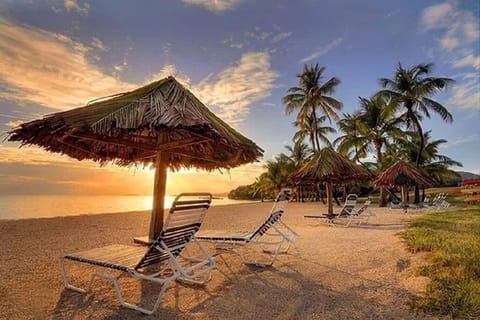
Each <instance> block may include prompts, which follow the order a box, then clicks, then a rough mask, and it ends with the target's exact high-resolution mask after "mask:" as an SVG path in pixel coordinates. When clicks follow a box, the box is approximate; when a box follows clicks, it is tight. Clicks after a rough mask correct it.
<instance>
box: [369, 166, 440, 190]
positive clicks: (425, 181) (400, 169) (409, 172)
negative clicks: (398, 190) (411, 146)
mask: <svg viewBox="0 0 480 320" xmlns="http://www.w3.org/2000/svg"><path fill="white" fill-rule="evenodd" d="M375 184H376V185H377V186H413V185H418V186H423V187H427V186H431V185H434V184H435V181H434V180H433V179H432V178H430V177H429V176H428V174H427V173H426V172H425V171H423V170H422V169H419V168H417V167H416V166H414V165H413V164H411V163H409V162H407V161H404V160H398V161H397V162H395V164H394V165H392V166H391V167H390V168H388V169H387V170H385V171H384V172H383V173H382V174H381V175H380V176H379V177H378V179H377V180H376V181H375Z"/></svg>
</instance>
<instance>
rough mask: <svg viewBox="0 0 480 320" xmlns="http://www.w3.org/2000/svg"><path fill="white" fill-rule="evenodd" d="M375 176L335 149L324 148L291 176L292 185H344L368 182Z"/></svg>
mask: <svg viewBox="0 0 480 320" xmlns="http://www.w3.org/2000/svg"><path fill="white" fill-rule="evenodd" d="M372 178H373V175H372V173H371V172H370V171H368V170H367V169H366V168H364V167H362V166H360V165H358V164H356V163H354V162H353V161H351V160H349V159H347V158H346V157H344V156H342V155H341V154H339V153H338V152H336V151H335V150H333V148H331V147H327V148H323V149H322V150H320V151H319V152H317V153H316V154H315V155H314V156H313V157H312V159H311V160H310V161H309V162H308V163H307V164H305V165H304V166H303V167H302V168H300V169H299V170H297V171H295V172H294V173H292V174H291V175H290V176H289V181H290V182H292V183H299V184H308V183H314V182H317V183H318V182H331V183H334V184H343V183H348V182H351V181H368V180H371V179H372Z"/></svg>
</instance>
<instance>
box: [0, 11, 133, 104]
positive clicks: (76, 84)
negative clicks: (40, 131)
mask: <svg viewBox="0 0 480 320" xmlns="http://www.w3.org/2000/svg"><path fill="white" fill-rule="evenodd" d="M89 51H90V48H89V47H87V46H85V45H83V44H82V43H80V42H77V41H74V40H72V39H70V38H69V37H67V36H65V35H62V34H58V33H52V32H48V31H44V30H41V29H33V28H31V27H29V26H26V25H19V24H15V23H13V22H10V21H7V20H5V19H1V18H0V86H2V87H4V90H2V91H1V92H0V98H3V99H7V100H15V101H29V102H33V103H37V104H40V105H42V106H46V107H50V108H54V109H68V108H71V107H75V106H81V105H84V104H86V103H87V102H88V101H89V100H91V99H94V98H98V97H102V96H107V95H110V94H113V93H117V92H121V91H126V90H129V89H132V88H133V85H132V84H129V83H125V82H122V81H120V80H118V79H116V78H115V77H113V76H111V75H108V74H105V73H104V72H103V71H102V70H101V69H100V68H98V67H97V66H95V65H93V64H91V63H90V62H89V61H88V54H89Z"/></svg>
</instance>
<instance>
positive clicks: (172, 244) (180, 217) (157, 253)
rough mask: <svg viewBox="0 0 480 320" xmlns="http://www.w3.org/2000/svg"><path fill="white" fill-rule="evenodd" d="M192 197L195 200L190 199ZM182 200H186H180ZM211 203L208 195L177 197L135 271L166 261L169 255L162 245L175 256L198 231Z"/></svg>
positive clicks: (185, 194)
mask: <svg viewBox="0 0 480 320" xmlns="http://www.w3.org/2000/svg"><path fill="white" fill-rule="evenodd" d="M194 197H195V199H192V198H194ZM183 198H187V199H188V200H182V199H183ZM211 202H212V195H211V194H209V193H182V194H180V195H178V196H177V197H176V198H175V201H174V202H173V204H172V206H171V208H170V212H169V214H168V218H167V220H166V221H165V224H164V226H163V229H162V232H161V233H160V236H159V237H158V238H157V239H155V241H154V242H153V243H152V244H151V245H150V248H149V249H148V251H147V253H146V254H145V256H144V257H143V258H142V259H141V260H140V262H139V263H138V264H137V266H136V267H135V269H140V268H143V267H146V266H148V265H151V264H155V263H158V262H160V261H163V260H167V259H168V257H169V253H168V251H166V250H164V248H163V246H164V245H166V246H167V247H168V248H170V249H171V248H175V249H173V250H170V253H172V254H173V255H174V256H177V255H178V254H179V253H180V252H181V251H182V250H183V248H184V247H185V246H186V245H187V244H188V243H189V242H190V241H191V240H192V238H193V235H194V234H195V233H196V232H197V231H198V229H200V226H201V224H202V221H203V218H204V216H205V213H206V211H207V209H208V208H209V207H210V203H211Z"/></svg>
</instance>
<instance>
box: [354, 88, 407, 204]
mask: <svg viewBox="0 0 480 320" xmlns="http://www.w3.org/2000/svg"><path fill="white" fill-rule="evenodd" d="M398 104H399V103H398V100H395V99H393V98H386V97H385V96H382V95H375V96H373V97H371V98H370V99H366V98H362V97H360V111H359V112H358V114H357V120H358V127H359V135H360V138H359V139H358V140H359V141H358V143H359V149H360V150H362V151H364V152H365V151H366V152H369V151H374V152H375V154H376V158H377V173H378V174H380V173H381V172H382V171H383V166H382V162H383V159H382V148H383V146H384V145H386V144H388V141H389V139H390V137H392V136H396V137H399V136H402V133H403V132H402V131H401V130H400V128H399V125H400V123H402V121H403V119H402V118H401V117H400V118H398V117H396V116H395V111H396V110H397V107H398ZM385 196H386V195H385V193H384V189H383V187H380V206H381V207H384V206H386V204H387V200H386V197H385Z"/></svg>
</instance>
